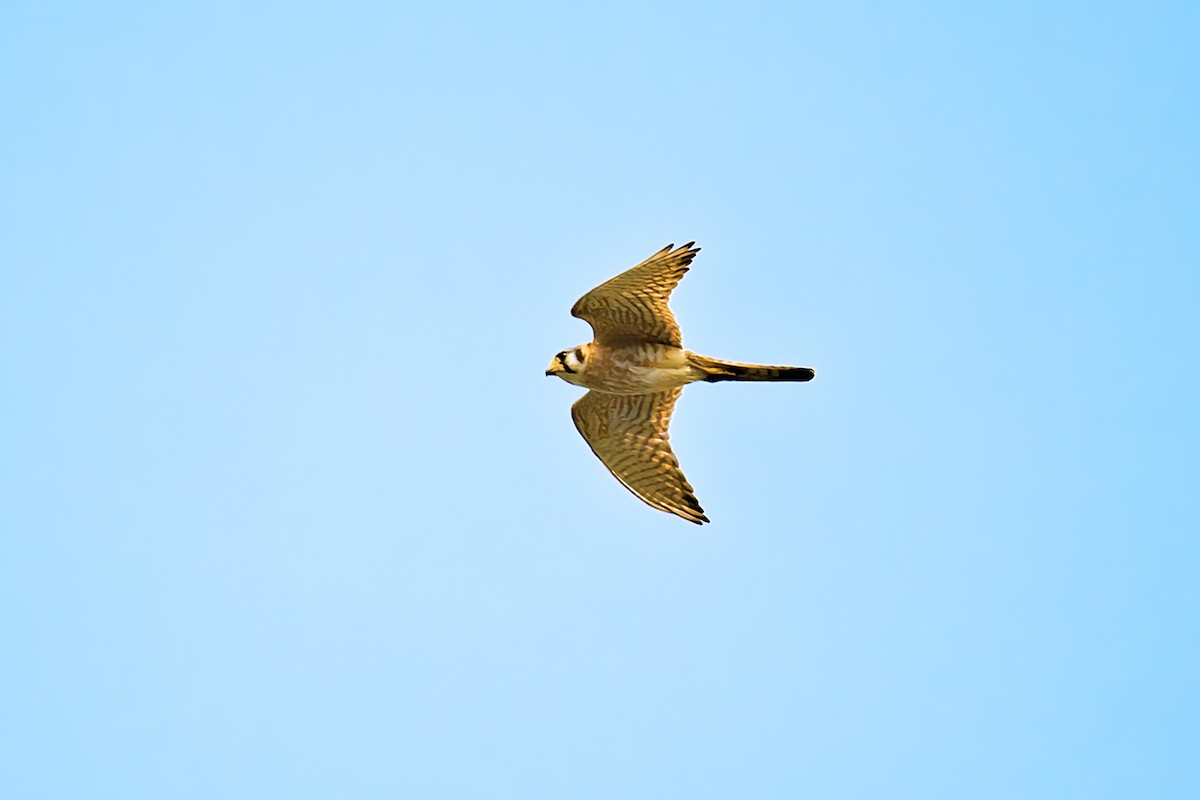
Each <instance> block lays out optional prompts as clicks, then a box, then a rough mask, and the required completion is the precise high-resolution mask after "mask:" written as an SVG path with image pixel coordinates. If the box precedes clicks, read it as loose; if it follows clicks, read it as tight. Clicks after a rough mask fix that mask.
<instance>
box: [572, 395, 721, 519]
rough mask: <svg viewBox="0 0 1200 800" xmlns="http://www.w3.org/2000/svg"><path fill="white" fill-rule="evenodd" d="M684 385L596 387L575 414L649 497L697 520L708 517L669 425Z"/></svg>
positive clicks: (630, 483)
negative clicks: (629, 390)
mask: <svg viewBox="0 0 1200 800" xmlns="http://www.w3.org/2000/svg"><path fill="white" fill-rule="evenodd" d="M681 392H682V389H678V388H676V389H668V390H666V391H665V392H657V393H655V394H635V395H622V394H605V393H603V392H596V391H591V392H588V393H587V394H585V395H584V396H583V397H581V398H579V399H578V400H577V401H575V405H573V406H571V418H572V419H573V420H575V427H576V428H578V429H579V433H580V434H582V436H583V438H584V440H585V441H586V442H587V443H588V446H589V447H591V448H592V452H593V453H595V454H596V456H597V457H598V458H599V459H600V460H601V461H602V462H604V466H606V467H608V469H609V471H610V472H612V474H613V475H614V476H615V477H616V479H617V480H619V481H620V482H621V483H622V484H623V485H624V486H625V488H627V489H629V491H631V492H633V493H634V494H635V495H637V496H638V497H639V498H640V499H641V500H642V501H643V502H644V503H646V504H647V505H649V506H652V507H653V508H657V509H659V510H660V511H666V512H667V513H668V514H675V515H677V516H680V517H683V518H684V519H686V520H687V521H689V522H694V523H696V524H697V525H699V524H701V523H704V522H708V517H706V516H704V509H702V508H701V507H700V503H699V501H697V500H696V495H695V494H694V493H693V492H692V486H691V484H690V483H688V482H687V479H686V478H685V477H683V472H682V471H681V470H680V469H679V460H678V459H677V458H675V453H674V452H672V450H671V445H670V442H669V441H668V437H667V426H668V425H669V424H670V422H671V412H672V411H673V410H674V409H675V401H676V400H677V399H679V395H680V394H681Z"/></svg>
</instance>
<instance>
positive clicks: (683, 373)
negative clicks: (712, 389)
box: [559, 342, 704, 394]
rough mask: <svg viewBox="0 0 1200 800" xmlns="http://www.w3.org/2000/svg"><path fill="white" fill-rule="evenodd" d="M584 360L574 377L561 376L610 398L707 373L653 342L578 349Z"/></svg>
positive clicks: (675, 350)
mask: <svg viewBox="0 0 1200 800" xmlns="http://www.w3.org/2000/svg"><path fill="white" fill-rule="evenodd" d="M576 350H578V351H579V352H580V353H581V354H582V356H583V358H582V359H579V361H578V363H577V364H576V371H575V373H574V374H572V373H569V372H565V371H564V372H561V373H559V377H560V378H562V379H563V380H564V381H566V382H567V383H573V384H575V385H576V386H583V387H585V388H587V389H595V390H596V391H598V392H607V393H609V394H646V393H648V392H661V391H662V390H664V389H673V388H675V387H676V386H683V385H685V384H688V383H691V382H692V381H696V380H701V379H703V377H704V373H703V372H702V371H700V370H699V369H697V368H696V367H694V366H692V364H691V362H689V361H688V352H687V351H686V350H684V349H683V348H682V347H672V346H671V345H666V344H657V343H654V342H640V343H639V342H631V343H629V344H617V345H610V346H608V347H600V346H597V345H595V344H584V345H580V346H579V347H577V348H576Z"/></svg>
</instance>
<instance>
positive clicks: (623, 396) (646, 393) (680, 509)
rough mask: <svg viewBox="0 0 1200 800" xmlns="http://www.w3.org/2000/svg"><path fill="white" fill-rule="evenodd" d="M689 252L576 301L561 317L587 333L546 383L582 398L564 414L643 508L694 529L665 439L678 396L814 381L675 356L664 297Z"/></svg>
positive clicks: (697, 514) (694, 515) (693, 512)
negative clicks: (578, 389) (701, 384)
mask: <svg viewBox="0 0 1200 800" xmlns="http://www.w3.org/2000/svg"><path fill="white" fill-rule="evenodd" d="M695 244H696V243H695V242H688V243H687V244H685V245H684V246H683V247H678V248H677V247H675V246H674V245H667V246H666V247H664V248H663V249H662V250H659V251H658V252H657V253H655V254H654V255H652V256H650V258H648V259H646V260H645V261H643V262H642V263H641V264H638V265H637V266H636V267H633V268H632V269H629V270H627V271H625V272H622V273H621V274H620V275H618V276H617V277H615V278H613V279H612V280H609V281H606V282H604V283H602V284H600V285H599V286H597V287H596V288H595V289H592V290H591V291H590V292H588V293H587V294H585V295H584V296H583V297H581V298H579V300H578V301H577V302H576V303H575V305H574V306H572V308H571V315H572V316H574V317H579V318H580V319H582V320H585V321H587V323H588V324H590V325H591V326H592V333H593V338H592V341H591V342H589V343H588V344H581V345H579V346H578V347H573V348H571V349H569V350H563V351H562V352H561V353H558V354H557V355H556V356H554V360H553V361H551V362H550V366H549V367H547V369H546V374H547V375H557V376H558V377H560V378H562V379H563V380H564V381H566V382H567V383H573V384H575V385H576V386H582V387H584V388H585V389H589V390H590V391H589V392H588V393H587V394H585V395H584V396H583V397H581V398H579V399H578V400H577V401H575V404H574V405H573V406H571V417H572V419H574V420H575V427H576V428H577V429H578V430H579V433H580V434H581V435H582V436H583V438H584V441H586V442H587V443H588V446H589V447H591V448H592V452H593V453H595V454H596V456H597V457H598V458H599V459H600V460H601V461H602V462H604V466H606V467H608V470H609V472H611V473H612V474H613V475H614V476H615V477H616V479H617V480H618V481H620V482H621V484H622V485H624V486H625V488H626V489H628V490H629V491H631V492H633V493H634V494H635V495H637V497H638V498H639V499H640V500H641V501H642V502H644V503H646V505H649V506H651V507H653V508H657V509H658V510H659V511H665V512H667V513H668V514H675V515H676V516H679V517H682V518H683V519H686V520H687V521H688V522H694V523H696V524H697V525H701V524H703V523H705V522H708V521H709V520H708V517H706V516H704V509H702V508H701V507H700V503H699V501H697V500H696V495H695V493H694V492H693V490H692V485H691V484H690V483H688V482H687V479H686V478H685V477H683V472H682V471H681V470H680V469H679V460H678V459H677V458H675V453H674V452H672V450H671V444H670V442H669V441H668V437H667V426H668V425H669V424H670V422H671V412H672V411H673V410H674V408H675V401H676V400H678V399H679V395H680V394H681V393H682V392H683V388H682V387H683V386H685V385H687V384H689V383H692V382H693V381H708V382H710V383H713V382H716V381H811V380H812V379H813V376H814V375H815V374H816V373H814V372H813V370H811V369H809V368H808V367H769V366H763V365H760V364H742V363H739V362H735V361H718V360H717V359H715V358H708V357H706V356H701V355H697V354H696V353H692V352H689V351H687V350H684V349H683V337H682V335H681V334H680V331H679V325H678V324H677V323H676V322H675V317H674V315H673V314H671V309H669V308H668V307H667V298H668V297H670V294H671V290H672V289H674V288H675V287H676V285H678V283H679V281H680V279H681V278H683V274H684V273H685V272H687V271H688V267H689V265H690V264H691V263H692V259H693V258H695V257H696V253H698V252H700V248H699V247H695V246H694V245H695Z"/></svg>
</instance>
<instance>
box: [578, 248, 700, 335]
mask: <svg viewBox="0 0 1200 800" xmlns="http://www.w3.org/2000/svg"><path fill="white" fill-rule="evenodd" d="M693 245H695V242H688V243H687V244H685V245H684V246H683V247H679V248H675V249H672V248H674V247H675V246H674V245H667V246H666V247H664V248H663V249H662V250H659V251H658V252H657V253H655V254H654V255H652V256H650V257H649V258H648V259H646V260H645V261H643V262H642V263H641V264H638V265H637V266H636V267H633V268H632V269H629V270H626V271H625V272H622V273H621V274H620V275H618V276H617V277H615V278H613V279H611V280H608V281H605V282H604V283H602V284H600V285H599V286H597V287H596V288H595V289H592V290H591V291H590V292H588V293H587V294H585V295H584V296H583V297H581V298H579V300H578V301H576V303H575V305H574V306H572V307H571V314H572V316H576V317H579V318H580V319H584V320H587V321H588V323H589V324H591V326H592V330H593V331H594V332H595V337H596V341H597V342H599V343H600V344H619V343H621V342H627V341H648V342H658V343H660V344H666V345H671V346H673V347H682V346H683V337H682V336H681V335H680V333H679V325H677V324H676V323H675V316H674V315H673V314H671V310H670V309H669V308H667V298H668V297H669V296H670V295H671V290H672V289H674V288H675V286H676V285H677V284H678V283H679V280H680V278H682V277H683V273H685V272H687V271H688V265H689V264H691V263H692V259H693V258H695V257H696V253H699V252H700V248H699V247H693Z"/></svg>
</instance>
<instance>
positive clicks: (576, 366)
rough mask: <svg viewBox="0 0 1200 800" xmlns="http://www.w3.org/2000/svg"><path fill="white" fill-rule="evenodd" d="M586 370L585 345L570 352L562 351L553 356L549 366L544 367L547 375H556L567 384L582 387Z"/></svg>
mask: <svg viewBox="0 0 1200 800" xmlns="http://www.w3.org/2000/svg"><path fill="white" fill-rule="evenodd" d="M586 369H587V345H585V344H581V345H580V346H579V347H575V348H572V349H570V350H563V351H562V352H561V353H558V354H557V355H555V356H554V360H553V361H551V362H550V366H548V367H546V374H547V375H557V376H558V377H560V378H562V379H563V380H564V381H566V382H567V383H573V384H575V385H577V386H582V385H583V383H582V381H583V373H584V371H585V370H586Z"/></svg>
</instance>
